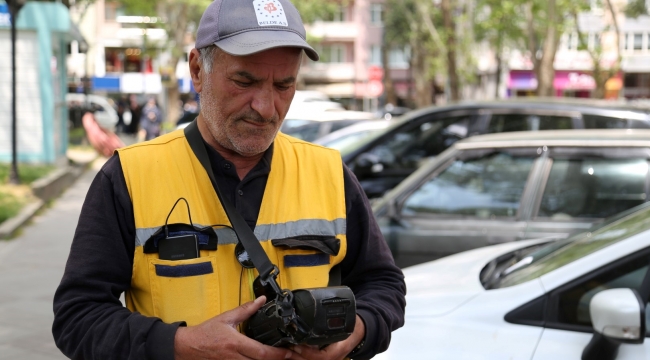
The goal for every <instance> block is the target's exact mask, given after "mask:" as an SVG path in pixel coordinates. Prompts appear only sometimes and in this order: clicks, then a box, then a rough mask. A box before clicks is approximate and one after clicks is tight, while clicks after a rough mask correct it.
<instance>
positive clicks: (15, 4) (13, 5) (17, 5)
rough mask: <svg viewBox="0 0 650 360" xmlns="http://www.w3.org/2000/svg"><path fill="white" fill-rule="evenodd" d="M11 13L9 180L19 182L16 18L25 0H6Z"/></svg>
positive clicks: (12, 182)
mask: <svg viewBox="0 0 650 360" xmlns="http://www.w3.org/2000/svg"><path fill="white" fill-rule="evenodd" d="M7 5H8V6H9V14H10V15H11V171H10V172H9V182H10V183H11V184H20V177H19V176H18V150H17V146H16V144H17V142H18V140H17V139H16V138H17V136H16V19H17V17H18V12H20V9H21V8H22V7H23V5H25V0H7Z"/></svg>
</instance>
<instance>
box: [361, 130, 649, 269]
mask: <svg viewBox="0 0 650 360" xmlns="http://www.w3.org/2000/svg"><path fill="white" fill-rule="evenodd" d="M649 160H650V129H609V130H602V129H600V130H555V131H538V132H514V133H503V134H491V135H480V136H475V137H472V138H468V139H465V140H463V141H459V142H457V143H455V144H454V145H452V146H451V148H449V149H447V150H446V151H445V152H443V153H442V154H440V155H439V156H437V157H436V158H434V159H431V160H430V161H429V162H428V163H427V164H425V165H423V166H422V167H420V169H418V170H417V171H416V172H414V173H413V174H412V175H411V176H409V177H408V178H407V179H406V180H404V182H402V183H401V184H399V186H397V187H396V188H395V189H393V190H391V191H390V192H389V193H387V194H386V196H384V197H383V198H381V199H379V200H378V201H376V202H374V204H373V211H374V213H375V216H376V217H377V220H378V222H379V225H380V227H381V230H382V232H383V234H384V237H385V238H386V240H387V241H388V244H389V246H390V248H391V250H392V251H393V255H394V256H395V260H396V262H397V264H398V265H399V266H402V267H405V266H409V265H413V264H417V263H421V262H425V261H429V260H433V259H435V258H438V257H442V256H446V255H450V254H453V253H457V252H460V251H464V250H469V249H473V248H477V247H482V246H486V245H492V244H498V243H504V242H510V241H515V240H522V239H531V238H540V237H553V238H562V237H567V236H568V235H569V234H571V233H574V232H576V231H580V230H584V229H588V228H589V227H591V226H592V225H593V224H594V223H596V222H598V221H602V220H603V219H605V218H607V217H609V216H612V215H615V214H616V213H619V212H622V211H624V210H627V209H630V208H632V207H634V206H636V205H639V204H641V203H644V202H645V201H647V200H648V199H650V187H649V186H648V185H647V184H650V176H649V175H648V161H649Z"/></svg>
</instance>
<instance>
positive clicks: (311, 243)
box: [271, 235, 341, 256]
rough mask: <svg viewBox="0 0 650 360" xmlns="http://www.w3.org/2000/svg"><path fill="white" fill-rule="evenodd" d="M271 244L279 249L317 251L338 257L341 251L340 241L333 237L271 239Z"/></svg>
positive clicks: (305, 236) (308, 236)
mask: <svg viewBox="0 0 650 360" xmlns="http://www.w3.org/2000/svg"><path fill="white" fill-rule="evenodd" d="M271 244H273V246H275V247H281V248H289V249H301V250H318V251H320V252H322V253H325V254H327V255H332V256H336V255H338V254H339V251H340V250H341V240H339V239H337V238H336V237H334V236H322V235H302V236H295V237H291V238H285V239H273V240H271Z"/></svg>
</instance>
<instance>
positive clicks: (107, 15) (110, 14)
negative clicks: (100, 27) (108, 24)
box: [104, 2, 124, 21]
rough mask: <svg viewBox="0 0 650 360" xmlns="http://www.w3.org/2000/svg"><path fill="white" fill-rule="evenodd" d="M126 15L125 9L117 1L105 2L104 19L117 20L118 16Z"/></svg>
mask: <svg viewBox="0 0 650 360" xmlns="http://www.w3.org/2000/svg"><path fill="white" fill-rule="evenodd" d="M122 15H124V9H123V8H122V6H121V5H120V4H118V3H116V2H105V3H104V20H106V21H116V20H117V17H118V16H122Z"/></svg>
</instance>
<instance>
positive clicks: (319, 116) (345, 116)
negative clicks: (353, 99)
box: [285, 103, 377, 121]
mask: <svg viewBox="0 0 650 360" xmlns="http://www.w3.org/2000/svg"><path fill="white" fill-rule="evenodd" d="M312 104H313V103H312ZM374 119H377V117H376V116H375V114H373V113H371V112H365V111H354V110H338V109H328V110H321V111H319V110H317V109H304V111H296V112H291V113H287V116H286V117H285V120H311V121H338V120H374Z"/></svg>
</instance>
